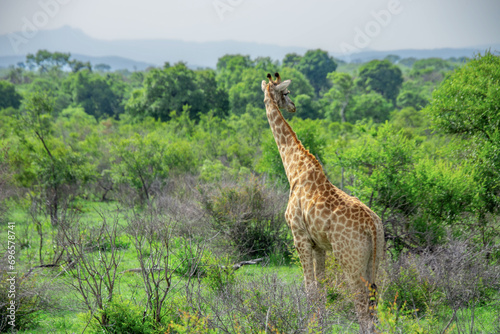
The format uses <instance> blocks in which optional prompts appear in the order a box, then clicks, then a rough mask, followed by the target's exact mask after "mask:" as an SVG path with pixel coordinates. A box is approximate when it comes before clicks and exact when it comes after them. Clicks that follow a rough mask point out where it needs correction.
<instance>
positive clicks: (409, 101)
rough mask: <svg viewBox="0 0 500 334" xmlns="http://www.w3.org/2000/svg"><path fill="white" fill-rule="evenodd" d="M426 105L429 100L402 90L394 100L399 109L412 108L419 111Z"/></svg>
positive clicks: (417, 93) (418, 94) (415, 93)
mask: <svg viewBox="0 0 500 334" xmlns="http://www.w3.org/2000/svg"><path fill="white" fill-rule="evenodd" d="M428 103H429V100H428V99H426V98H425V97H424V96H423V95H422V94H420V93H419V92H415V91H411V90H402V91H401V92H400V93H399V95H398V97H397V99H396V104H397V106H398V107H399V108H407V107H413V108H415V109H418V110H420V109H423V108H424V107H425V106H426V105H427V104H428Z"/></svg>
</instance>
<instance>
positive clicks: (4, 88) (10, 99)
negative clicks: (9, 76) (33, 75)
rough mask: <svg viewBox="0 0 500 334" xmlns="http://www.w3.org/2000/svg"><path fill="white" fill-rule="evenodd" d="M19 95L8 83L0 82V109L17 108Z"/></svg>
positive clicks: (19, 100)
mask: <svg viewBox="0 0 500 334" xmlns="http://www.w3.org/2000/svg"><path fill="white" fill-rule="evenodd" d="M21 99H22V97H21V95H20V94H19V93H18V92H16V87H15V86H14V85H13V84H11V83H10V82H7V81H4V80H0V109H4V108H9V107H13V108H16V109H17V108H19V106H20V105H21Z"/></svg>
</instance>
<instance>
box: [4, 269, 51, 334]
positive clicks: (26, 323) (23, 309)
mask: <svg viewBox="0 0 500 334" xmlns="http://www.w3.org/2000/svg"><path fill="white" fill-rule="evenodd" d="M11 278H12V276H11V275H8V274H7V270H5V271H4V270H2V271H1V274H0V333H10V332H11V329H12V328H15V329H17V330H23V329H30V328H34V327H36V326H37V324H38V322H39V319H38V316H39V314H40V312H41V311H42V310H43V309H44V308H46V307H47V303H46V301H45V298H44V297H45V296H44V293H43V292H42V290H41V289H38V288H37V287H36V285H35V283H34V281H33V280H30V279H29V278H21V277H20V275H18V276H16V277H15V280H11ZM11 301H14V302H15V304H14V307H15V314H14V316H15V319H12V317H11V315H12V312H11V311H10V310H9V309H8V308H9V307H10V303H11ZM12 320H14V321H15V322H14V323H15V327H12V326H11V324H9V322H10V321H12Z"/></svg>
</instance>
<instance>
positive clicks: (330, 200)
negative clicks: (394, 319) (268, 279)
mask: <svg viewBox="0 0 500 334" xmlns="http://www.w3.org/2000/svg"><path fill="white" fill-rule="evenodd" d="M275 77H276V80H273V79H272V76H271V75H270V74H268V79H269V81H268V82H266V81H265V80H263V81H262V91H263V92H264V103H265V105H266V113H267V118H268V120H269V125H270V127H271V130H272V132H273V135H274V139H275V141H276V145H277V146H278V150H279V152H280V155H281V160H282V161H283V166H284V167H285V172H286V175H287V178H288V182H289V183H290V195H289V200H288V206H287V209H286V213H285V218H286V221H287V223H288V225H289V227H290V229H291V231H292V235H293V240H294V244H295V247H296V249H297V252H298V254H299V257H300V262H301V264H302V268H303V271H304V280H305V284H306V289H308V290H310V289H312V288H316V287H317V286H318V282H321V281H322V280H323V278H324V275H325V274H324V271H325V252H326V251H331V252H333V254H334V256H335V259H336V260H337V261H339V264H340V267H341V268H342V271H343V273H344V275H345V277H346V279H347V281H348V285H349V287H350V289H351V290H352V292H353V294H354V296H355V306H356V313H357V317H358V321H359V324H360V332H361V333H373V332H374V331H375V327H374V320H375V315H374V314H373V313H374V312H373V311H371V310H370V304H371V302H370V292H369V290H372V291H373V290H376V284H375V280H376V277H377V268H378V265H379V263H380V261H381V259H382V257H383V253H384V249H385V242H384V230H383V226H382V222H381V220H380V218H379V217H378V216H377V215H376V214H375V213H374V212H373V211H372V210H370V208H368V207H367V206H366V205H365V204H363V203H362V202H361V201H360V200H359V199H357V198H356V197H352V196H349V195H348V194H346V193H345V192H343V191H342V190H340V189H338V188H337V187H335V186H334V185H333V184H332V183H331V182H330V181H329V180H328V178H327V177H326V175H325V173H324V172H323V168H322V166H321V164H320V163H319V162H318V161H317V159H316V158H315V157H314V156H313V155H312V154H311V153H309V151H308V150H306V149H305V148H304V146H303V145H302V143H301V142H300V140H299V139H298V138H297V135H296V134H295V132H294V131H293V130H292V128H291V126H290V125H289V124H288V122H287V121H286V120H285V118H284V117H283V115H282V114H281V111H280V109H284V110H287V111H289V112H295V111H296V108H295V104H294V103H293V102H292V100H291V99H290V95H289V94H290V91H289V90H288V86H289V85H290V82H291V81H290V80H285V81H281V78H280V76H279V74H278V73H276V74H275ZM368 287H370V289H369V288H368Z"/></svg>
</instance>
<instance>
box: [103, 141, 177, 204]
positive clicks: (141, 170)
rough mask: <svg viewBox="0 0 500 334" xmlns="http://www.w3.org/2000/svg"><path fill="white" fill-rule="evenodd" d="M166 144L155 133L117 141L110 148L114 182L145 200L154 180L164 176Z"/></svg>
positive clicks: (165, 169) (166, 166)
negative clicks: (124, 186) (128, 186)
mask: <svg viewBox="0 0 500 334" xmlns="http://www.w3.org/2000/svg"><path fill="white" fill-rule="evenodd" d="M166 149H167V147H166V144H165V142H164V141H163V140H162V139H161V137H160V136H158V134H157V133H150V134H147V135H144V136H141V135H140V134H138V133H135V134H133V135H132V137H130V138H122V139H120V140H119V141H118V142H117V143H116V144H115V145H114V146H113V148H112V151H111V153H112V154H113V156H114V158H112V163H113V164H112V167H111V170H112V175H113V179H114V181H115V182H116V183H124V184H128V185H130V186H131V187H132V188H133V189H135V190H136V191H137V192H138V194H139V196H140V197H141V198H142V199H143V200H148V201H149V197H150V195H151V187H152V185H153V182H154V181H155V180H165V179H166V177H167V176H168V171H169V169H168V164H167V161H166Z"/></svg>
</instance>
